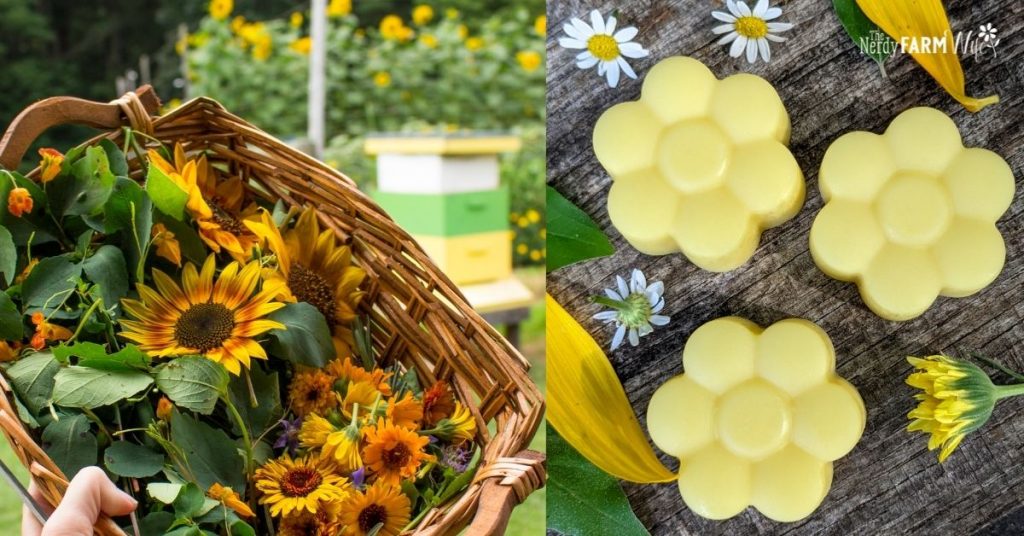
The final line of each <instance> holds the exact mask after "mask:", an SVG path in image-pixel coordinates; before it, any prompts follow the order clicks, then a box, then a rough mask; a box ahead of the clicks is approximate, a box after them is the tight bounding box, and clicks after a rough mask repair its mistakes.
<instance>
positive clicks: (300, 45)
mask: <svg viewBox="0 0 1024 536" xmlns="http://www.w3.org/2000/svg"><path fill="white" fill-rule="evenodd" d="M288 48H290V49H292V50H294V51H295V52H298V53H299V54H302V55H303V56H307V55H309V51H310V50H312V49H313V40H312V39H310V38H309V37H300V38H298V39H296V40H294V41H292V43H291V44H290V45H288Z"/></svg>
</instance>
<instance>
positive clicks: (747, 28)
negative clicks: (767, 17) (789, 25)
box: [736, 17, 768, 39]
mask: <svg viewBox="0 0 1024 536" xmlns="http://www.w3.org/2000/svg"><path fill="white" fill-rule="evenodd" d="M736 33H738V34H740V35H742V36H743V37H746V38H748V39H760V38H762V37H764V36H766V35H768V23H767V22H765V21H764V19H762V18H758V17H740V18H739V19H737V20H736Z"/></svg>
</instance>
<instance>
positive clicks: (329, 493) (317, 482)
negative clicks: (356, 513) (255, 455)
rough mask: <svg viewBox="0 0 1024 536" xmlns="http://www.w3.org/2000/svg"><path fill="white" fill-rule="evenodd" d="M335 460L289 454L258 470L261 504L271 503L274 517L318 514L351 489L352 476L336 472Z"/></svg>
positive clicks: (342, 498)
mask: <svg viewBox="0 0 1024 536" xmlns="http://www.w3.org/2000/svg"><path fill="white" fill-rule="evenodd" d="M335 470H336V469H335V467H334V464H333V463H331V462H330V460H325V459H323V458H318V457H312V456H303V457H301V458H296V459H292V457H291V456H289V455H287V454H285V455H283V456H281V457H280V458H277V459H274V460H270V461H268V462H267V463H266V464H265V465H263V466H262V467H260V468H259V469H257V470H256V475H255V479H256V489H258V490H260V491H261V492H262V493H263V496H262V497H260V504H267V505H270V514H271V515H273V516H274V517H281V516H285V517H288V516H290V515H291V514H292V513H293V512H294V513H295V514H300V513H302V512H309V513H311V514H316V513H317V511H318V510H319V509H320V508H321V506H322V505H323V503H330V502H335V501H341V500H344V499H345V498H346V497H347V496H348V495H349V494H350V493H351V492H352V486H351V484H349V482H348V480H347V479H345V478H343V477H341V476H338V475H337V474H336V473H335Z"/></svg>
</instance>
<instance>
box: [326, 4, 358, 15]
mask: <svg viewBox="0 0 1024 536" xmlns="http://www.w3.org/2000/svg"><path fill="white" fill-rule="evenodd" d="M349 13H352V0H331V2H330V3H329V4H327V16H328V17H344V16H346V15H348V14H349Z"/></svg>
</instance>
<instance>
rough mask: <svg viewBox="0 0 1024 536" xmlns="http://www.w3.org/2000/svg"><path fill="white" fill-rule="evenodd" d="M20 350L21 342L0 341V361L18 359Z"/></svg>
mask: <svg viewBox="0 0 1024 536" xmlns="http://www.w3.org/2000/svg"><path fill="white" fill-rule="evenodd" d="M20 351H21V343H19V342H17V341H15V342H8V341H0V363H6V362H8V361H14V360H16V359H18V352H20Z"/></svg>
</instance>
